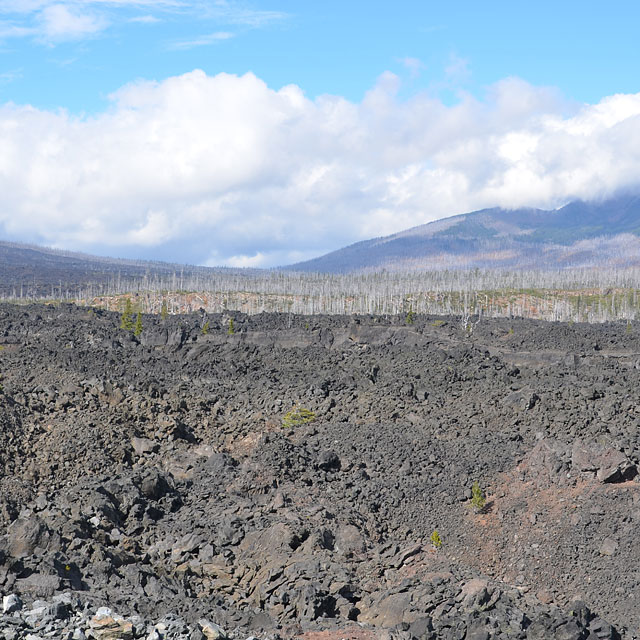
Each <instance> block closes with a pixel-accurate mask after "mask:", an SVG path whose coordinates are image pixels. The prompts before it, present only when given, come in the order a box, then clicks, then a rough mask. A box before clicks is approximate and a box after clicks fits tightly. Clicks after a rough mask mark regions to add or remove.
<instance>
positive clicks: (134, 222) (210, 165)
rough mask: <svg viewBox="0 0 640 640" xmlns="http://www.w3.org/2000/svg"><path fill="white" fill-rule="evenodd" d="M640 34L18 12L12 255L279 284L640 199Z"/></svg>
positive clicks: (549, 11)
mask: <svg viewBox="0 0 640 640" xmlns="http://www.w3.org/2000/svg"><path fill="white" fill-rule="evenodd" d="M639 23H640V5H639V4H638V3H634V2H615V1H614V2H611V3H608V4H606V5H605V3H602V2H589V1H586V2H585V1H583V2H574V1H566V2H562V3H557V2H554V3H552V2H547V1H538V2H536V3H515V2H490V1H488V2H483V3H479V2H471V1H467V2H457V3H442V2H427V1H423V2H417V1H406V2H402V1H399V2H395V3H389V2H382V1H376V0H373V1H372V0H369V1H366V2H364V1H360V0H352V1H351V2H344V1H343V2H337V1H334V0H323V1H322V2H320V1H311V0H307V1H302V0H298V1H293V0H289V1H283V0H280V1H278V0H274V1H273V2H269V1H253V2H236V1H234V0H220V1H215V0H211V1H201V0H139V1H135V0H0V56H1V57H0V60H1V62H0V193H3V194H4V196H0V230H2V232H3V233H2V234H1V235H3V236H4V237H8V238H11V239H19V240H29V241H35V242H44V243H46V244H50V245H55V246H61V247H66V248H70V249H81V250H86V251H94V252H97V253H103V254H112V255H126V256H144V257H153V258H159V259H170V260H177V261H185V262H197V263H202V264H231V265H246V266H272V265H275V264H281V263H287V262H292V261H295V260H299V259H304V258H308V257H312V256H315V255H319V254H321V253H323V252H326V251H329V250H332V249H335V248H338V247H340V246H343V245H345V244H348V243H350V242H354V241H357V240H361V239H364V238H367V237H371V236H375V235H383V234H386V233H391V232H393V231H398V230H401V229H403V228H406V227H409V226H413V225H416V224H420V223H423V222H427V221H429V220H433V219H437V218H439V217H442V216H446V215H452V214H456V213H461V212H464V211H467V210H470V209H472V208H479V207H482V206H493V205H501V206H506V207H509V206H521V205H533V206H549V207H552V206H558V205H560V204H563V203H564V202H566V201H567V200H568V199H571V198H574V197H585V198H588V197H600V196H603V195H608V194H611V193H614V192H615V191H616V190H618V189H621V188H629V187H634V186H635V181H636V180H637V178H636V176H637V175H638V168H640V167H639V156H638V152H637V151H636V149H637V148H638V146H640V145H638V144H637V143H638V136H639V135H640V124H639V118H640V97H639V95H638V92H639V91H640V87H638V84H639V81H638V73H637V68H638V62H639V61H640V55H639V54H640V45H639V44H638V38H637V25H638V24H639ZM614 165H615V166H614ZM132 176H135V177H136V179H135V180H134V179H133V178H132Z"/></svg>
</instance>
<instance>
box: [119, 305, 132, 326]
mask: <svg viewBox="0 0 640 640" xmlns="http://www.w3.org/2000/svg"><path fill="white" fill-rule="evenodd" d="M120 328H121V329H124V330H125V331H132V330H133V305H132V304H131V298H127V299H126V300H125V303H124V311H123V312H122V318H121V319H120Z"/></svg>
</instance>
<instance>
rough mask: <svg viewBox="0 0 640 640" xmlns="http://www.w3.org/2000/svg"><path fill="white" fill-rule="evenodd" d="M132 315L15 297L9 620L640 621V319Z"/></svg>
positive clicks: (7, 313)
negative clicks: (302, 418) (478, 502)
mask: <svg viewBox="0 0 640 640" xmlns="http://www.w3.org/2000/svg"><path fill="white" fill-rule="evenodd" d="M231 319H233V323H232V326H233V333H230V331H229V327H230V320H231ZM119 324H120V316H119V315H118V314H114V313H109V312H105V311H99V310H88V309H83V308H76V307H73V306H55V307H54V306H36V305H34V306H28V307H17V306H9V305H0V374H1V376H2V379H1V380H0V382H1V384H2V394H1V395H0V425H1V429H0V595H2V596H3V605H2V606H3V609H2V615H0V639H2V640H9V639H11V640H17V639H21V638H31V640H37V639H38V638H41V639H44V638H71V639H82V638H95V639H103V640H107V639H110V638H114V639H115V638H126V639H128V638H146V639H148V640H160V639H161V638H167V639H170V638H176V639H177V638H180V639H189V640H195V639H197V640H202V639H209V638H224V637H229V638H243V639H246V638H249V637H254V638H260V639H263V640H266V638H272V639H275V638H285V639H286V638H305V639H306V640H332V639H338V638H352V639H353V640H357V639H363V640H367V639H373V638H389V639H392V638H396V639H405V638H406V639H407V640H409V639H411V638H418V639H436V638H444V639H452V640H453V639H455V640H464V639H468V640H488V639H490V638H491V639H493V638H496V639H498V638H540V639H542V638H556V639H558V640H559V639H564V640H582V639H586V638H591V639H595V638H598V639H606V638H620V637H622V638H625V639H631V638H637V637H640V631H639V630H640V606H638V604H639V603H638V602H637V601H638V600H639V599H640V567H638V559H639V557H640V554H639V544H640V543H638V542H637V535H636V529H637V527H638V522H640V482H638V477H637V476H636V473H637V469H638V465H639V464H640V460H639V459H640V431H639V429H638V426H639V424H640V398H639V396H640V325H636V324H632V325H627V324H626V323H620V324H606V325H580V324H574V325H567V324H560V323H544V322H537V321H525V320H495V319H493V320H490V319H483V320H481V321H480V322H479V323H478V324H475V325H473V324H469V325H467V327H464V326H463V325H462V323H461V322H460V320H459V319H456V318H435V317H416V318H415V320H414V321H413V322H412V323H411V324H407V321H406V318H404V317H402V318H401V317H394V318H377V317H359V318H348V317H323V316H308V317H300V316H289V315H275V314H273V315H259V316H251V317H249V316H243V315H241V314H227V315H215V316H214V315H209V316H208V317H205V316H204V315H203V314H201V313H194V314H190V315H185V316H169V317H168V318H166V319H165V320H163V319H162V318H161V317H159V316H144V317H143V331H142V333H141V334H140V335H139V336H138V337H136V336H134V335H133V334H132V332H130V331H125V330H122V329H120V328H119ZM204 326H206V330H205V331H204V332H203V330H202V328H203V327H204ZM294 407H297V408H305V409H308V410H310V411H311V412H313V414H314V415H315V420H313V421H312V422H309V423H306V424H293V425H287V426H283V420H284V419H285V416H286V414H287V413H288V412H289V411H290V410H291V409H292V408H294ZM285 424H286V421H285ZM476 481H477V482H478V483H479V485H480V487H481V488H482V489H483V490H484V493H485V495H486V504H485V505H484V507H483V508H481V509H479V508H474V506H473V505H472V503H471V502H472V501H471V495H472V493H471V487H472V485H473V483H474V482H476ZM434 531H437V532H438V534H439V536H440V538H441V542H442V544H441V545H440V546H435V545H433V544H432V534H433V533H434Z"/></svg>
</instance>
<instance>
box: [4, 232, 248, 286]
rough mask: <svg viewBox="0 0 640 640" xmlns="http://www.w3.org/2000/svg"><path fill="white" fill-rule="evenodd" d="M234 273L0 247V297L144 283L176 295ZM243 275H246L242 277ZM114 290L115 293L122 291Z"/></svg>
mask: <svg viewBox="0 0 640 640" xmlns="http://www.w3.org/2000/svg"><path fill="white" fill-rule="evenodd" d="M238 271H239V270H238V269H225V268H223V267H220V268H216V269H213V268H208V267H196V266H191V265H184V264H171V263H167V262H150V261H144V260H127V259H120V258H105V257H100V256H93V255H89V254H85V253H74V252H71V251H61V250H58V249H49V248H47V247H40V246H37V245H29V244H20V243H16V242H1V241H0V296H17V297H21V294H22V295H24V296H26V297H30V296H35V297H40V296H51V297H64V294H65V292H66V291H67V290H69V289H73V288H77V287H87V286H95V287H96V289H97V290H105V289H106V288H109V287H110V288H114V286H115V285H120V284H126V283H127V282H133V281H136V282H137V283H140V281H143V280H145V279H146V280H149V281H151V280H159V279H162V280H163V281H164V282H166V283H167V285H169V286H171V288H174V289H184V288H187V284H189V285H190V286H191V288H193V285H192V281H193V280H201V279H207V280H210V279H211V278H213V277H214V276H216V275H217V274H220V273H225V274H231V273H236V272H238ZM244 272H245V273H246V271H244ZM121 288H122V287H121V286H117V289H121Z"/></svg>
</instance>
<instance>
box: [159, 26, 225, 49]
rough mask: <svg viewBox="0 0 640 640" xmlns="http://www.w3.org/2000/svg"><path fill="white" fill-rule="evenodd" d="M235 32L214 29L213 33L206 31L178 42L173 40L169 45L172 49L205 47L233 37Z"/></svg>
mask: <svg viewBox="0 0 640 640" xmlns="http://www.w3.org/2000/svg"><path fill="white" fill-rule="evenodd" d="M234 35H235V34H233V33H231V32H229V31H216V32H215V33H208V34H206V35H203V36H197V37H195V38H192V39H190V40H182V41H180V42H174V43H172V44H170V45H169V48H170V49H173V50H176V51H177V50H184V49H194V48H195V47H206V46H210V45H212V44H216V42H222V41H223V40H229V39H230V38H233V36H234Z"/></svg>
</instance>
